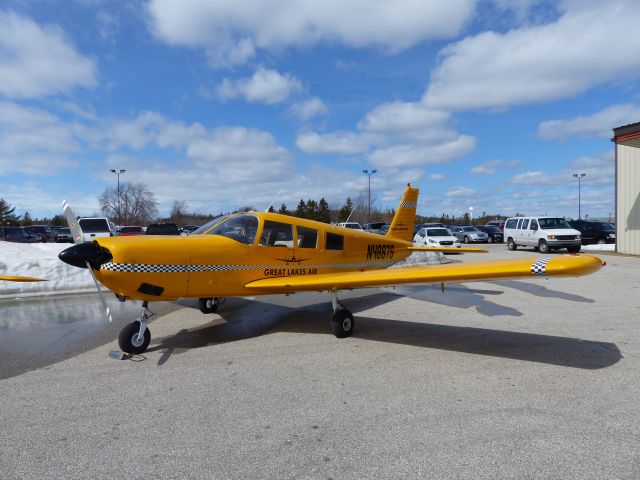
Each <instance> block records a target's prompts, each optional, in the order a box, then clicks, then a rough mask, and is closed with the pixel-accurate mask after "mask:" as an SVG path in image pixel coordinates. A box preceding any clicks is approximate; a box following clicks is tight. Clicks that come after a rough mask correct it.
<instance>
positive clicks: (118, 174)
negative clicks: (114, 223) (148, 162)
mask: <svg viewBox="0 0 640 480" xmlns="http://www.w3.org/2000/svg"><path fill="white" fill-rule="evenodd" d="M111 171H112V172H113V173H115V174H116V175H117V176H118V190H117V192H118V227H121V226H122V225H121V223H120V175H121V174H123V173H124V172H125V171H126V170H113V169H111Z"/></svg>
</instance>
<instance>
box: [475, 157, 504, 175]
mask: <svg viewBox="0 0 640 480" xmlns="http://www.w3.org/2000/svg"><path fill="white" fill-rule="evenodd" d="M500 165H502V162H501V161H500V160H490V161H488V162H486V163H483V164H482V165H476V166H475V167H473V168H472V169H471V170H469V172H470V173H476V174H481V175H493V174H494V173H496V170H497V168H498V167H499V166H500Z"/></svg>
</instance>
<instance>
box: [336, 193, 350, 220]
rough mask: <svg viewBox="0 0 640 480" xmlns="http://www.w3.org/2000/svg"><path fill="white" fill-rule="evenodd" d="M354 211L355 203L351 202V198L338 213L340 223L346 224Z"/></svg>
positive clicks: (348, 198)
mask: <svg viewBox="0 0 640 480" xmlns="http://www.w3.org/2000/svg"><path fill="white" fill-rule="evenodd" d="M352 211H353V202H352V201H351V197H347V201H346V202H345V204H344V205H343V206H342V208H341V209H340V212H338V222H346V221H347V218H349V217H350V216H351V212H352Z"/></svg>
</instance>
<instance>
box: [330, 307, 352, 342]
mask: <svg viewBox="0 0 640 480" xmlns="http://www.w3.org/2000/svg"><path fill="white" fill-rule="evenodd" d="M354 325H355V322H354V321H353V315H352V314H351V312H350V311H349V310H346V309H341V310H337V311H336V313H334V314H333V318H332V319H331V333H333V334H334V335H335V336H336V337H337V338H347V337H349V336H351V334H352V333H353V327H354Z"/></svg>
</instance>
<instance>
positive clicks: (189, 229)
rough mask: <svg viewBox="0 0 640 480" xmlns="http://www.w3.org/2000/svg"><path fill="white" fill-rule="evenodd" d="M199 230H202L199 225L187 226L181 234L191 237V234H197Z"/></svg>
mask: <svg viewBox="0 0 640 480" xmlns="http://www.w3.org/2000/svg"><path fill="white" fill-rule="evenodd" d="M198 228H200V226H199V225H185V226H184V227H182V230H181V231H180V233H182V234H183V235H189V234H191V232H195V231H196V230H197V229H198Z"/></svg>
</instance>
